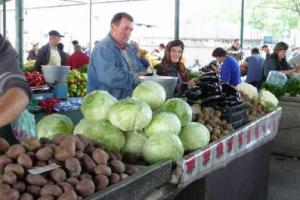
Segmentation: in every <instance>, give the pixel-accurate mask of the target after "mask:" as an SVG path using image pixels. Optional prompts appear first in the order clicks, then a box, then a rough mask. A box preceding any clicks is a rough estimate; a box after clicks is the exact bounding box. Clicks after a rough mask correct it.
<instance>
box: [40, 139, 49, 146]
mask: <svg viewBox="0 0 300 200" xmlns="http://www.w3.org/2000/svg"><path fill="white" fill-rule="evenodd" d="M39 142H40V144H41V145H45V144H49V143H51V140H50V139H49V138H46V137H41V138H40V139H39Z"/></svg>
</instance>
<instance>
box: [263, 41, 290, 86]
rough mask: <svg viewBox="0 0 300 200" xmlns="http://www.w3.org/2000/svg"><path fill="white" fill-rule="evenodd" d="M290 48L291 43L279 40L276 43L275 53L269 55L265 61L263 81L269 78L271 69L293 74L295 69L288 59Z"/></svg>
mask: <svg viewBox="0 0 300 200" xmlns="http://www.w3.org/2000/svg"><path fill="white" fill-rule="evenodd" d="M288 48H289V45H287V44H286V43H284V42H279V43H277V44H276V46H275V47H274V50H273V53H272V54H271V55H270V56H268V57H267V59H266V61H265V62H264V65H263V78H262V81H265V80H266V79H267V77H268V74H269V72H270V71H279V72H282V73H284V74H285V75H291V74H292V73H293V72H294V69H293V68H292V67H291V66H290V64H289V63H288V62H287V60H286V52H287V50H288Z"/></svg>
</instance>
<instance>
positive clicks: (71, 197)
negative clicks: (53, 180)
mask: <svg viewBox="0 0 300 200" xmlns="http://www.w3.org/2000/svg"><path fill="white" fill-rule="evenodd" d="M57 200H77V194H76V192H75V191H70V192H65V193H62V194H61V195H60V196H59V197H58V199H57Z"/></svg>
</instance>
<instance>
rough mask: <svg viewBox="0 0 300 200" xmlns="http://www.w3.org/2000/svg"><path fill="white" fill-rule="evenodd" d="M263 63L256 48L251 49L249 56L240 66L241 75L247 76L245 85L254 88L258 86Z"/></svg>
mask: <svg viewBox="0 0 300 200" xmlns="http://www.w3.org/2000/svg"><path fill="white" fill-rule="evenodd" d="M264 61H265V59H264V58H263V57H262V56H260V54H259V49H258V48H253V49H251V56H249V57H247V58H246V59H245V61H244V62H243V63H242V64H241V71H242V73H243V74H246V75H247V78H246V82H247V83H249V84H251V85H253V86H255V87H257V86H258V84H259V82H260V80H261V77H262V74H263V64H264Z"/></svg>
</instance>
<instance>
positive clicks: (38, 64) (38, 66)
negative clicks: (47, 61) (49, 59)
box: [34, 47, 47, 72]
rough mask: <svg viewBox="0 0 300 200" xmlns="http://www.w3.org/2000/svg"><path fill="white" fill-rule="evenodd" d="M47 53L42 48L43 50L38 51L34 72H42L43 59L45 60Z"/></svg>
mask: <svg viewBox="0 0 300 200" xmlns="http://www.w3.org/2000/svg"><path fill="white" fill-rule="evenodd" d="M46 53H47V52H46V50H45V48H44V47H42V48H41V49H39V51H38V53H37V55H36V61H35V63H34V70H37V71H39V72H41V71H42V69H41V65H42V59H43V57H45V56H46Z"/></svg>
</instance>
